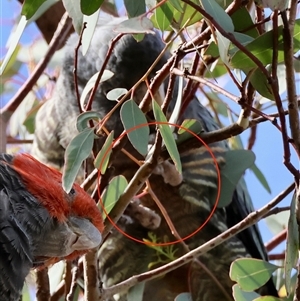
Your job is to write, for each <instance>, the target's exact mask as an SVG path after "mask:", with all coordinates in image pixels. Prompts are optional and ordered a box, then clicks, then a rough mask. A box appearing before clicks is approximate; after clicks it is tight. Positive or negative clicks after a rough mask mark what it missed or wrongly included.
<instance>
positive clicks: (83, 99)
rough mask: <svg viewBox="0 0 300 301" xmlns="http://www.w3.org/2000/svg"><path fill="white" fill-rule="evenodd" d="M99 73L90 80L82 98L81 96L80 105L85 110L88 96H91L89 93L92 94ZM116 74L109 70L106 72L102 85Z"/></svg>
mask: <svg viewBox="0 0 300 301" xmlns="http://www.w3.org/2000/svg"><path fill="white" fill-rule="evenodd" d="M98 75H99V72H97V73H95V74H94V75H93V76H92V77H91V78H90V79H89V81H88V82H87V83H86V85H85V87H84V89H83V91H82V93H81V96H80V105H81V108H82V109H84V107H85V104H86V101H87V96H88V95H89V93H90V92H91V90H92V89H93V88H94V86H95V83H96V81H97V78H98ZM113 75H114V73H113V72H111V71H109V70H104V72H103V74H102V76H101V79H100V83H102V82H104V81H106V80H108V79H110V78H111V77H113Z"/></svg>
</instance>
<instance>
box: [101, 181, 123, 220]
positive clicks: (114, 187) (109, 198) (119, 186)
mask: <svg viewBox="0 0 300 301" xmlns="http://www.w3.org/2000/svg"><path fill="white" fill-rule="evenodd" d="M127 184H128V183H127V180H126V179H125V177H124V176H117V177H114V178H113V179H112V180H111V181H110V182H109V184H108V186H107V187H106V189H105V190H104V192H103V193H102V195H101V199H102V203H103V205H104V208H105V210H106V212H107V214H109V212H110V211H111V210H112V209H113V207H114V206H115V204H116V202H117V201H118V199H119V197H120V196H121V194H122V193H123V192H124V191H125V188H126V186H127ZM98 207H99V208H100V210H102V207H101V204H100V203H98ZM102 216H103V219H105V218H106V215H105V212H103V214H102Z"/></svg>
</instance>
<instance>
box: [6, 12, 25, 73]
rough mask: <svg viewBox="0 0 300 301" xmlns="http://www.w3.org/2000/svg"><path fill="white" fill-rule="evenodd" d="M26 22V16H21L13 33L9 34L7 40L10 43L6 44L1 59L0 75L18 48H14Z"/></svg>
mask: <svg viewBox="0 0 300 301" xmlns="http://www.w3.org/2000/svg"><path fill="white" fill-rule="evenodd" d="M27 23H28V21H27V20H26V18H25V17H24V16H22V17H21V19H20V21H19V23H18V25H17V27H16V30H15V31H14V32H13V34H11V35H10V40H9V41H10V43H9V45H8V50H7V53H6V55H5V57H4V59H3V61H2V64H1V66H0V76H2V74H3V73H4V71H5V69H6V68H7V66H8V64H9V62H10V60H11V59H13V58H14V52H15V51H18V49H17V50H16V47H17V45H18V43H19V40H20V38H21V35H22V33H23V31H24V29H25V27H26V25H27ZM13 60H14V59H13Z"/></svg>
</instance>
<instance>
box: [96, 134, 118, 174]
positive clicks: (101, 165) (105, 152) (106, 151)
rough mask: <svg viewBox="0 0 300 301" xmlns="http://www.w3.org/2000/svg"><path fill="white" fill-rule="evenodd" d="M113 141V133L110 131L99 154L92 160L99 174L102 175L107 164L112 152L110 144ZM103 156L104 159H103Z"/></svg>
mask: <svg viewBox="0 0 300 301" xmlns="http://www.w3.org/2000/svg"><path fill="white" fill-rule="evenodd" d="M113 140H114V131H111V132H110V133H109V135H108V136H107V138H106V140H105V142H104V144H103V146H102V148H101V150H100V152H99V153H98V155H97V157H96V159H95V160H94V166H95V167H96V168H97V169H100V172H101V174H104V173H105V171H106V168H107V165H108V162H109V158H110V155H111V152H112V147H111V145H112V142H113ZM104 156H105V158H104Z"/></svg>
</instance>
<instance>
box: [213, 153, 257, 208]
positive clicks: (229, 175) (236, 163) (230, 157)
mask: <svg viewBox="0 0 300 301" xmlns="http://www.w3.org/2000/svg"><path fill="white" fill-rule="evenodd" d="M224 159H225V164H224V165H222V166H221V167H220V173H221V193H220V199H219V203H218V207H226V206H228V205H229V204H230V202H231V201H232V195H233V192H234V190H235V188H236V185H237V183H238V181H239V180H240V178H241V177H242V175H243V174H244V172H245V171H246V169H247V168H249V167H251V166H252V165H253V164H254V162H255V155H254V153H253V152H252V151H249V150H244V149H237V150H229V151H227V152H226V153H225V155H224Z"/></svg>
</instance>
